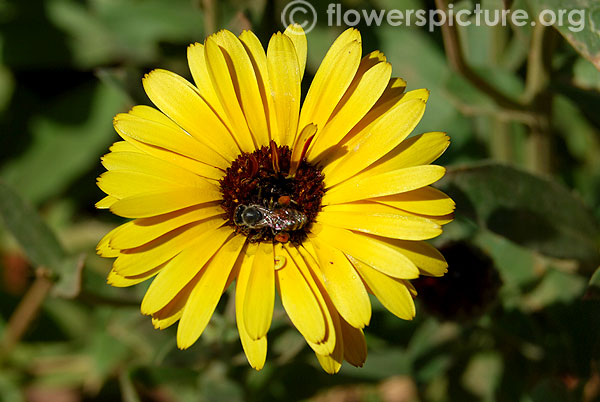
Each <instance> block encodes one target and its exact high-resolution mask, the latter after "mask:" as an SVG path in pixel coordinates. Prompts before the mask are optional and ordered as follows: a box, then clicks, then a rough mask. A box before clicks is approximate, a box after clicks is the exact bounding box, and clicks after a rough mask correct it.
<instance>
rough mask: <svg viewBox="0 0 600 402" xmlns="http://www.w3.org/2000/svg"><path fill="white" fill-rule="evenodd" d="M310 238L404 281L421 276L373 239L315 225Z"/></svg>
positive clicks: (396, 253)
mask: <svg viewBox="0 0 600 402" xmlns="http://www.w3.org/2000/svg"><path fill="white" fill-rule="evenodd" d="M310 237H311V238H313V237H316V238H318V240H319V241H323V242H324V243H327V244H329V245H330V246H332V247H334V248H338V249H339V250H340V251H342V252H343V253H344V254H346V255H347V256H353V257H354V258H356V259H358V260H360V261H362V262H364V263H366V264H368V265H370V266H372V267H373V268H375V269H377V270H379V271H381V272H383V273H385V274H387V275H391V276H394V277H396V278H402V279H412V278H416V277H418V276H419V270H418V269H417V267H416V266H415V264H414V263H413V262H412V261H410V260H409V259H408V258H407V257H406V256H404V255H403V254H402V253H400V252H399V251H397V250H395V249H394V248H393V247H390V246H389V245H387V244H385V243H384V242H381V241H379V240H377V239H375V238H373V237H370V236H365V235H360V234H356V233H353V232H351V231H349V230H345V229H338V228H335V227H332V226H328V225H318V224H315V225H313V230H312V234H311V235H310Z"/></svg>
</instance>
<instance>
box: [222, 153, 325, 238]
mask: <svg viewBox="0 0 600 402" xmlns="http://www.w3.org/2000/svg"><path fill="white" fill-rule="evenodd" d="M290 159H291V151H290V148H289V147H288V146H283V147H280V146H277V145H276V144H275V143H274V142H271V145H270V146H268V147H266V146H263V147H261V148H260V149H258V150H256V151H254V152H252V153H247V152H244V153H242V154H240V155H239V156H238V157H237V159H235V160H234V161H233V162H232V163H231V166H230V167H229V168H228V169H227V171H226V174H225V176H224V177H223V179H221V180H220V182H219V184H220V186H221V193H222V194H223V201H222V204H221V205H222V207H223V209H224V210H225V219H226V220H227V222H228V224H229V225H230V226H233V227H234V228H235V230H236V232H237V233H243V234H245V235H246V236H247V237H248V239H249V240H250V241H251V242H260V241H262V242H281V243H286V242H288V241H290V242H292V243H293V244H300V243H302V241H303V240H305V238H306V234H307V233H308V230H309V228H310V225H311V223H312V222H313V220H314V218H315V217H316V216H317V213H318V212H319V210H320V209H321V198H322V197H323V194H324V193H325V185H324V183H323V174H322V172H321V169H319V168H317V167H315V166H313V165H311V164H310V163H308V162H306V161H305V160H303V161H301V162H300V165H299V166H298V169H297V170H296V172H295V174H294V175H293V176H292V175H290V174H289V172H290Z"/></svg>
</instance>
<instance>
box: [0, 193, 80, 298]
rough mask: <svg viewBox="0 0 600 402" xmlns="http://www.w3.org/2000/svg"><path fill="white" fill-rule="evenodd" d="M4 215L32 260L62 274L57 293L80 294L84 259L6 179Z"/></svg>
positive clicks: (0, 196) (0, 210) (0, 202)
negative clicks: (69, 250) (70, 251)
mask: <svg viewBox="0 0 600 402" xmlns="http://www.w3.org/2000/svg"><path fill="white" fill-rule="evenodd" d="M0 216H2V219H3V221H4V224H5V226H6V228H7V229H8V230H9V231H10V232H11V233H12V235H13V236H14V237H15V239H16V240H17V242H18V243H19V244H20V245H21V247H22V248H23V251H24V252H25V254H26V255H27V257H28V258H29V260H30V261H31V262H32V263H33V264H34V265H35V266H38V267H45V268H47V269H49V270H50V271H51V272H52V273H53V274H54V275H56V276H58V280H57V283H56V286H55V288H54V289H53V294H55V295H57V296H64V297H74V296H76V295H77V293H78V292H79V287H80V280H81V268H82V266H83V259H82V258H81V257H77V258H73V257H71V256H68V255H67V253H66V252H65V250H64V249H63V247H62V246H61V244H60V242H59V241H58V239H57V238H56V236H55V234H54V232H52V230H51V229H50V228H49V227H48V225H46V223H45V222H44V221H43V220H42V218H41V217H40V215H39V214H38V213H37V211H36V210H35V209H33V207H32V206H31V205H29V204H27V203H26V202H25V201H23V199H21V197H20V196H19V195H18V194H17V193H16V192H15V191H14V190H13V189H12V188H10V187H9V186H7V185H6V184H5V183H4V182H2V181H0Z"/></svg>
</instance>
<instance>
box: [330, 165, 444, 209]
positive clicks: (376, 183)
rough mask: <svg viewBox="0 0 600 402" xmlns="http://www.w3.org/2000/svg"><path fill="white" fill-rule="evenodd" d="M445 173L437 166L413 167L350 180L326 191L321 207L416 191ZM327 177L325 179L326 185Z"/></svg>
mask: <svg viewBox="0 0 600 402" xmlns="http://www.w3.org/2000/svg"><path fill="white" fill-rule="evenodd" d="M444 173H446V169H444V168H443V167H442V166H437V165H425V166H414V167H409V168H404V169H398V170H394V171H391V172H386V173H381V174H377V175H373V176H370V177H364V178H359V179H350V180H347V181H345V182H344V183H341V184H339V185H337V186H335V187H334V188H332V189H330V190H328V191H327V192H326V193H325V196H324V197H323V205H328V204H339V203H344V202H351V201H356V200H364V199H368V198H372V197H382V196H385V195H390V194H397V193H403V192H406V191H411V190H416V189H418V188H421V187H425V186H428V185H430V184H431V183H435V182H436V181H438V180H439V179H441V178H442V177H443V176H444ZM327 180H328V179H327V177H326V178H325V182H326V184H328V182H327Z"/></svg>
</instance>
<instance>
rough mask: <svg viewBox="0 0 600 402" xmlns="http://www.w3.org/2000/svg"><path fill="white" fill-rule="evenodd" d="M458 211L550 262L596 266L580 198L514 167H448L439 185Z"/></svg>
mask: <svg viewBox="0 0 600 402" xmlns="http://www.w3.org/2000/svg"><path fill="white" fill-rule="evenodd" d="M440 185H441V186H442V187H443V189H444V190H446V191H447V192H448V193H449V195H450V196H452V198H453V199H454V200H455V201H456V204H457V213H458V214H463V215H465V216H467V217H470V218H472V219H473V220H475V221H476V222H477V223H478V224H479V225H480V226H482V227H485V228H487V229H489V230H491V231H492V232H494V233H497V234H499V235H501V236H503V237H506V238H508V239H510V240H512V241H513V242H515V243H517V244H520V245H522V246H524V247H528V248H530V249H533V250H536V251H538V252H540V253H542V254H545V255H547V256H550V257H555V258H564V259H574V260H578V261H579V262H580V263H581V264H582V266H583V267H586V268H589V267H591V266H593V267H594V268H595V267H596V266H598V263H599V262H600V254H599V252H598V245H599V243H598V240H599V239H600V230H599V228H598V223H597V221H596V219H595V218H594V216H593V215H592V214H591V213H590V212H589V211H588V209H587V208H586V206H585V205H584V204H583V203H582V202H581V200H580V199H579V198H577V197H575V196H574V195H573V194H571V192H570V191H569V190H567V189H566V188H564V187H562V186H561V185H559V184H557V183H555V182H552V181H549V180H546V179H542V178H540V177H537V176H534V175H532V174H530V173H527V172H524V171H521V170H519V169H516V168H514V167H509V166H504V165H500V164H496V163H482V164H475V165H470V166H464V167H456V168H453V169H449V171H448V174H447V175H446V177H445V178H444V180H443V181H442V182H441V183H440Z"/></svg>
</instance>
